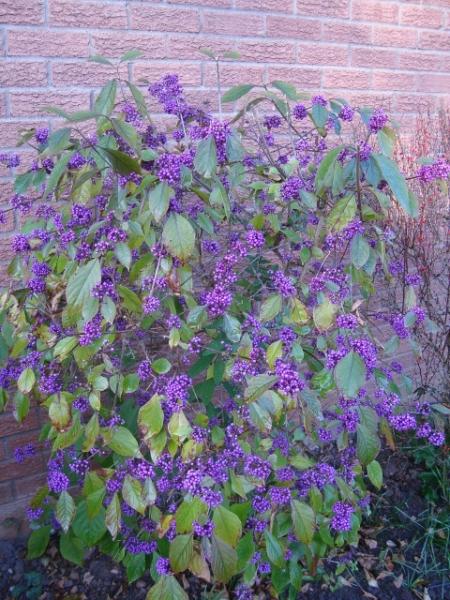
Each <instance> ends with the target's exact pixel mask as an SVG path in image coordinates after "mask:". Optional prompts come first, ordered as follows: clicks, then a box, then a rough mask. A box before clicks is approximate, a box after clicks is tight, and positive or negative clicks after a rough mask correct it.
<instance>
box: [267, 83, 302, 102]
mask: <svg viewBox="0 0 450 600" xmlns="http://www.w3.org/2000/svg"><path fill="white" fill-rule="evenodd" d="M272 85H273V87H274V88H277V90H280V92H282V93H283V94H284V95H285V96H286V98H289V100H298V98H299V96H298V93H297V90H296V89H295V86H293V85H292V84H291V83H286V82H285V81H279V80H275V81H272Z"/></svg>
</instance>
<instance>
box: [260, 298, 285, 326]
mask: <svg viewBox="0 0 450 600" xmlns="http://www.w3.org/2000/svg"><path fill="white" fill-rule="evenodd" d="M281 307H282V298H281V296H280V294H273V295H272V296H269V297H268V298H266V299H265V300H264V302H263V303H262V304H261V309H260V311H259V318H260V320H261V321H263V322H264V321H272V319H274V318H275V317H276V316H277V315H278V313H279V312H280V310H281Z"/></svg>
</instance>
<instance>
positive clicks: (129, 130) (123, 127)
mask: <svg viewBox="0 0 450 600" xmlns="http://www.w3.org/2000/svg"><path fill="white" fill-rule="evenodd" d="M110 121H111V124H112V126H113V127H114V129H115V130H116V133H117V134H118V135H119V136H120V137H121V138H122V139H123V140H124V141H125V142H126V143H127V144H128V145H129V146H130V147H131V148H133V149H134V150H136V151H137V152H139V151H140V149H141V141H140V138H139V136H138V133H137V131H136V129H135V128H134V127H133V126H132V125H130V123H126V122H125V121H123V120H122V119H114V118H111V119H110Z"/></svg>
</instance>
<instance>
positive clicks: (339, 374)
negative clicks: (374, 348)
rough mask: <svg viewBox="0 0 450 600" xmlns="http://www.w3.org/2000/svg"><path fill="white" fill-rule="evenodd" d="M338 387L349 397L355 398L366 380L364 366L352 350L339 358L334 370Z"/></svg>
mask: <svg viewBox="0 0 450 600" xmlns="http://www.w3.org/2000/svg"><path fill="white" fill-rule="evenodd" d="M334 378H335V381H336V385H337V386H338V388H339V389H340V390H341V392H343V394H345V395H346V396H347V397H349V398H356V396H357V394H358V392H359V390H360V389H361V388H362V386H363V385H364V383H365V381H366V367H365V365H364V361H363V360H362V358H361V357H360V356H359V354H357V353H356V352H354V351H353V350H352V351H351V352H349V353H348V354H347V355H346V356H344V358H341V359H340V360H339V362H338V363H337V365H336V368H335V370H334Z"/></svg>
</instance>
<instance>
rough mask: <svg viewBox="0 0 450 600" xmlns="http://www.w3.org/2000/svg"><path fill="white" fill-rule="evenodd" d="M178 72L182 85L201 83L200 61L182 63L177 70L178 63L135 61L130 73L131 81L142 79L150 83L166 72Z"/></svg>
mask: <svg viewBox="0 0 450 600" xmlns="http://www.w3.org/2000/svg"><path fill="white" fill-rule="evenodd" d="M177 72H179V74H180V79H181V82H182V84H183V85H192V86H199V85H201V83H202V73H201V66H200V63H192V64H190V63H183V69H182V70H181V71H180V70H179V64H178V63H169V62H166V61H164V62H162V61H161V62H141V61H139V62H136V63H134V64H133V67H132V73H133V77H132V78H133V81H136V82H141V81H142V80H144V81H146V82H149V83H152V82H154V81H157V80H158V79H160V78H161V77H163V76H164V75H166V74H167V73H177Z"/></svg>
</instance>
